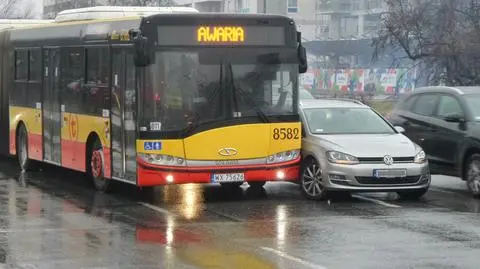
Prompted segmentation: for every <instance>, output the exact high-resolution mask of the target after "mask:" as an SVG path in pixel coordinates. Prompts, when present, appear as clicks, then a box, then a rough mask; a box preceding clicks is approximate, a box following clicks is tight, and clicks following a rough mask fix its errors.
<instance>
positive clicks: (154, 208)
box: [138, 202, 175, 216]
mask: <svg viewBox="0 0 480 269" xmlns="http://www.w3.org/2000/svg"><path fill="white" fill-rule="evenodd" d="M138 204H139V205H141V206H144V207H146V208H149V209H151V210H153V211H156V212H158V213H162V214H165V215H170V216H175V214H173V213H171V212H170V211H168V210H166V209H163V208H161V207H158V206H154V205H151V204H147V203H144V202H138Z"/></svg>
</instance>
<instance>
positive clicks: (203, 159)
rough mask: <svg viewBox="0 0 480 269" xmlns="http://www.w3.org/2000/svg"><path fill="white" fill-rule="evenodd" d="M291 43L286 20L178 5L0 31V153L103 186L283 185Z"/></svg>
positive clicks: (295, 145)
mask: <svg viewBox="0 0 480 269" xmlns="http://www.w3.org/2000/svg"><path fill="white" fill-rule="evenodd" d="M127 11H128V12H127ZM135 12H136V13H138V14H142V15H136V16H134V17H130V16H129V17H125V16H124V14H133V13H135ZM119 14H123V15H122V16H120V15H119ZM108 16H110V18H108V19H106V18H105V17H108ZM97 17H101V18H97ZM300 40H301V37H300V34H299V33H298V32H297V30H296V27H295V23H294V22H293V21H292V20H291V19H290V18H287V17H283V16H274V15H239V14H201V13H198V12H197V11H195V10H193V9H189V8H178V9H176V8H163V9H162V8H143V9H141V8H129V9H127V8H120V7H116V8H115V7H97V8H87V9H81V10H74V11H65V12H63V13H61V14H60V15H59V16H58V17H57V19H56V21H55V22H52V23H49V24H43V25H38V26H35V27H33V26H32V27H26V28H25V27H23V28H19V29H11V30H3V31H2V32H0V42H1V43H0V61H1V66H0V68H1V76H0V86H1V88H0V92H1V94H0V102H1V113H2V114H1V115H0V116H1V117H0V130H1V132H2V133H1V134H0V135H1V140H0V150H2V149H3V151H4V152H5V153H9V154H10V155H14V156H16V157H17V158H18V161H19V164H20V166H21V168H22V169H23V170H27V169H30V168H31V167H32V165H35V164H38V163H40V162H46V163H50V164H54V165H58V166H62V167H66V168H70V169H74V170H78V171H83V172H86V173H88V174H89V175H91V177H92V178H93V180H94V183H95V186H96V187H97V188H98V189H100V190H103V191H105V190H107V188H108V186H109V185H110V182H111V181H112V180H119V181H123V182H127V183H131V184H135V185H137V186H140V187H149V186H156V185H165V184H182V183H221V184H223V185H227V186H232V185H233V186H236V185H240V184H242V183H243V182H248V183H249V184H250V185H251V186H263V184H264V183H265V182H266V181H276V180H295V179H296V178H297V176H298V172H299V166H300V164H299V162H300V146H301V135H302V132H301V125H300V120H299V116H298V111H297V110H298V107H297V106H298V100H297V99H298V81H297V80H298V74H299V73H302V72H305V71H306V68H307V67H306V55H305V49H304V48H303V47H302V45H301V41H300Z"/></svg>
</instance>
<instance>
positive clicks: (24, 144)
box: [15, 124, 34, 172]
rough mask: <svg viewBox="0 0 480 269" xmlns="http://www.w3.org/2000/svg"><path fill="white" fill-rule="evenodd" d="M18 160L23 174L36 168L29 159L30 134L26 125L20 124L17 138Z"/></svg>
mask: <svg viewBox="0 0 480 269" xmlns="http://www.w3.org/2000/svg"><path fill="white" fill-rule="evenodd" d="M15 143H16V149H17V160H18V164H19V166H20V169H21V170H22V172H26V171H30V170H32V169H33V168H34V165H33V161H32V160H30V159H29V158H28V133H27V129H26V128H25V125H23V124H20V126H19V127H18V129H17V138H16V141H15Z"/></svg>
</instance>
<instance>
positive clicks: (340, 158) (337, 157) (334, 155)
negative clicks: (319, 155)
mask: <svg viewBox="0 0 480 269" xmlns="http://www.w3.org/2000/svg"><path fill="white" fill-rule="evenodd" d="M327 159H328V161H329V162H331V163H337V164H350V165H352V164H359V163H360V162H359V161H358V158H357V157H355V156H352V155H349V154H346V153H342V152H338V151H327Z"/></svg>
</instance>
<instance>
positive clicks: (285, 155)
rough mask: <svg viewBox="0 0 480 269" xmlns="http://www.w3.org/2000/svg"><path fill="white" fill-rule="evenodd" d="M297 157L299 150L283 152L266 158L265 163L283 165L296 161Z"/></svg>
mask: <svg viewBox="0 0 480 269" xmlns="http://www.w3.org/2000/svg"><path fill="white" fill-rule="evenodd" d="M298 156H300V150H289V151H283V152H279V153H276V154H273V155H270V156H268V158H267V163H268V164H272V163H283V162H288V161H293V160H295V159H297V158H298Z"/></svg>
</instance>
